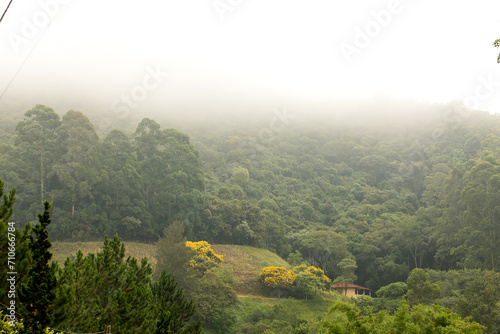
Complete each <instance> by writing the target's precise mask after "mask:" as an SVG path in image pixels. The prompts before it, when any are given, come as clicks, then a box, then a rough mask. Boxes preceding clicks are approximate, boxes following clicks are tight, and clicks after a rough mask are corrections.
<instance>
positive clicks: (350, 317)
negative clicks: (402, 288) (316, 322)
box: [324, 302, 484, 334]
mask: <svg viewBox="0 0 500 334" xmlns="http://www.w3.org/2000/svg"><path fill="white" fill-rule="evenodd" d="M330 313H331V314H335V313H340V314H341V315H343V317H344V319H343V320H337V321H325V323H324V327H325V328H327V329H328V332H327V333H330V334H342V333H346V334H351V333H403V334H406V333H470V334H476V333H482V332H483V329H484V327H483V326H481V325H479V324H477V323H474V322H469V321H468V319H462V318H460V316H459V315H458V314H456V313H453V312H451V311H450V310H447V309H445V308H443V307H440V306H438V305H433V306H425V305H417V306H415V307H413V308H410V307H409V306H408V304H406V303H402V304H401V306H399V308H398V309H397V310H396V312H395V313H394V315H392V316H391V315H388V314H387V313H386V312H384V311H381V312H379V313H376V314H371V313H370V314H367V315H364V316H363V315H360V313H359V310H357V309H356V307H355V306H353V305H350V304H348V303H343V302H340V303H337V304H335V305H334V306H332V308H331V309H330Z"/></svg>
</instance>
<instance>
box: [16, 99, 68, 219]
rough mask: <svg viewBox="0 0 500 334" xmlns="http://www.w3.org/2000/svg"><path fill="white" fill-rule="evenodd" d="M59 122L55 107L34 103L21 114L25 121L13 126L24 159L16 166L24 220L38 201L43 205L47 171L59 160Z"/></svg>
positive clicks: (46, 187) (17, 145)
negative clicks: (21, 194) (34, 104)
mask: <svg viewBox="0 0 500 334" xmlns="http://www.w3.org/2000/svg"><path fill="white" fill-rule="evenodd" d="M60 124H61V121H60V119H59V115H58V114H57V113H56V112H55V111H54V109H52V108H50V107H47V106H44V105H41V104H37V105H36V106H34V107H33V108H32V109H31V110H28V111H27V112H26V113H25V114H24V120H23V121H20V122H19V123H18V124H17V126H16V131H17V136H16V138H15V140H14V143H15V145H16V148H17V150H18V152H17V154H19V156H20V157H21V159H22V162H23V163H22V164H19V166H18V173H19V174H20V181H21V183H20V184H19V189H20V191H21V192H22V193H23V198H22V201H21V203H19V204H20V205H21V208H22V209H23V210H25V211H28V212H27V213H25V214H23V215H22V216H23V218H24V219H26V218H28V219H32V217H34V216H35V212H36V210H37V209H36V207H38V206H39V205H40V203H41V204H42V205H43V201H44V199H45V198H46V197H47V190H48V189H50V187H48V186H47V176H48V172H49V171H50V170H51V168H52V165H53V164H54V162H55V161H56V160H57V159H58V150H57V149H56V147H57V140H58V134H57V128H58V127H59V126H60ZM28 213H30V214H28Z"/></svg>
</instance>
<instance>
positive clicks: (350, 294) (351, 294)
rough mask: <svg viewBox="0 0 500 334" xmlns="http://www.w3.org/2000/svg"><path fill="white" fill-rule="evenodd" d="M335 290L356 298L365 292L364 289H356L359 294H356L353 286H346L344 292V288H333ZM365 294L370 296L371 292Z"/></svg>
mask: <svg viewBox="0 0 500 334" xmlns="http://www.w3.org/2000/svg"><path fill="white" fill-rule="evenodd" d="M335 290H337V291H338V292H339V293H341V294H343V295H344V296H347V297H351V298H356V297H358V296H362V295H365V294H366V292H365V291H364V290H359V291H358V293H359V294H356V290H357V289H355V288H347V292H346V289H335ZM366 295H367V296H370V297H371V293H369V294H366Z"/></svg>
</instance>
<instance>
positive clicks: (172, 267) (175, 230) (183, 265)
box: [153, 221, 197, 295]
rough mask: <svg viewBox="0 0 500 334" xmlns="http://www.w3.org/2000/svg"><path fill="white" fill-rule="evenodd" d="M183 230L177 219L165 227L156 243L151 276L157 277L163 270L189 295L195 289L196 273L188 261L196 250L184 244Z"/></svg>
mask: <svg viewBox="0 0 500 334" xmlns="http://www.w3.org/2000/svg"><path fill="white" fill-rule="evenodd" d="M184 230H185V229H184V225H183V224H182V223H181V222H178V221H175V222H173V223H172V224H171V225H170V226H169V227H166V228H165V230H164V232H163V237H162V238H160V240H158V242H157V243H156V260H157V263H156V267H155V273H154V275H153V277H155V278H159V277H160V275H161V272H162V271H165V272H166V273H167V274H170V275H172V276H173V277H174V278H175V281H176V282H177V283H178V284H179V286H180V287H181V288H182V289H183V290H184V291H185V292H186V293H187V294H188V295H189V294H190V293H191V292H192V291H193V290H194V289H195V285H196V275H197V270H196V269H194V268H193V267H191V266H190V265H189V261H190V260H191V259H192V258H193V257H194V255H195V254H196V252H195V251H193V250H191V248H189V247H187V246H186V237H185V236H184Z"/></svg>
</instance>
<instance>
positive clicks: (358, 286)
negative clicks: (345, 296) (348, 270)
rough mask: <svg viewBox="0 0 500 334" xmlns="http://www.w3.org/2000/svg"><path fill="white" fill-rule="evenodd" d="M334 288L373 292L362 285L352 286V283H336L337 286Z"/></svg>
mask: <svg viewBox="0 0 500 334" xmlns="http://www.w3.org/2000/svg"><path fill="white" fill-rule="evenodd" d="M332 287H333V288H334V289H341V288H342V289H345V288H354V289H361V290H371V289H368V288H365V287H362V286H360V285H356V284H350V283H345V282H343V283H336V284H333V285H332Z"/></svg>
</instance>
